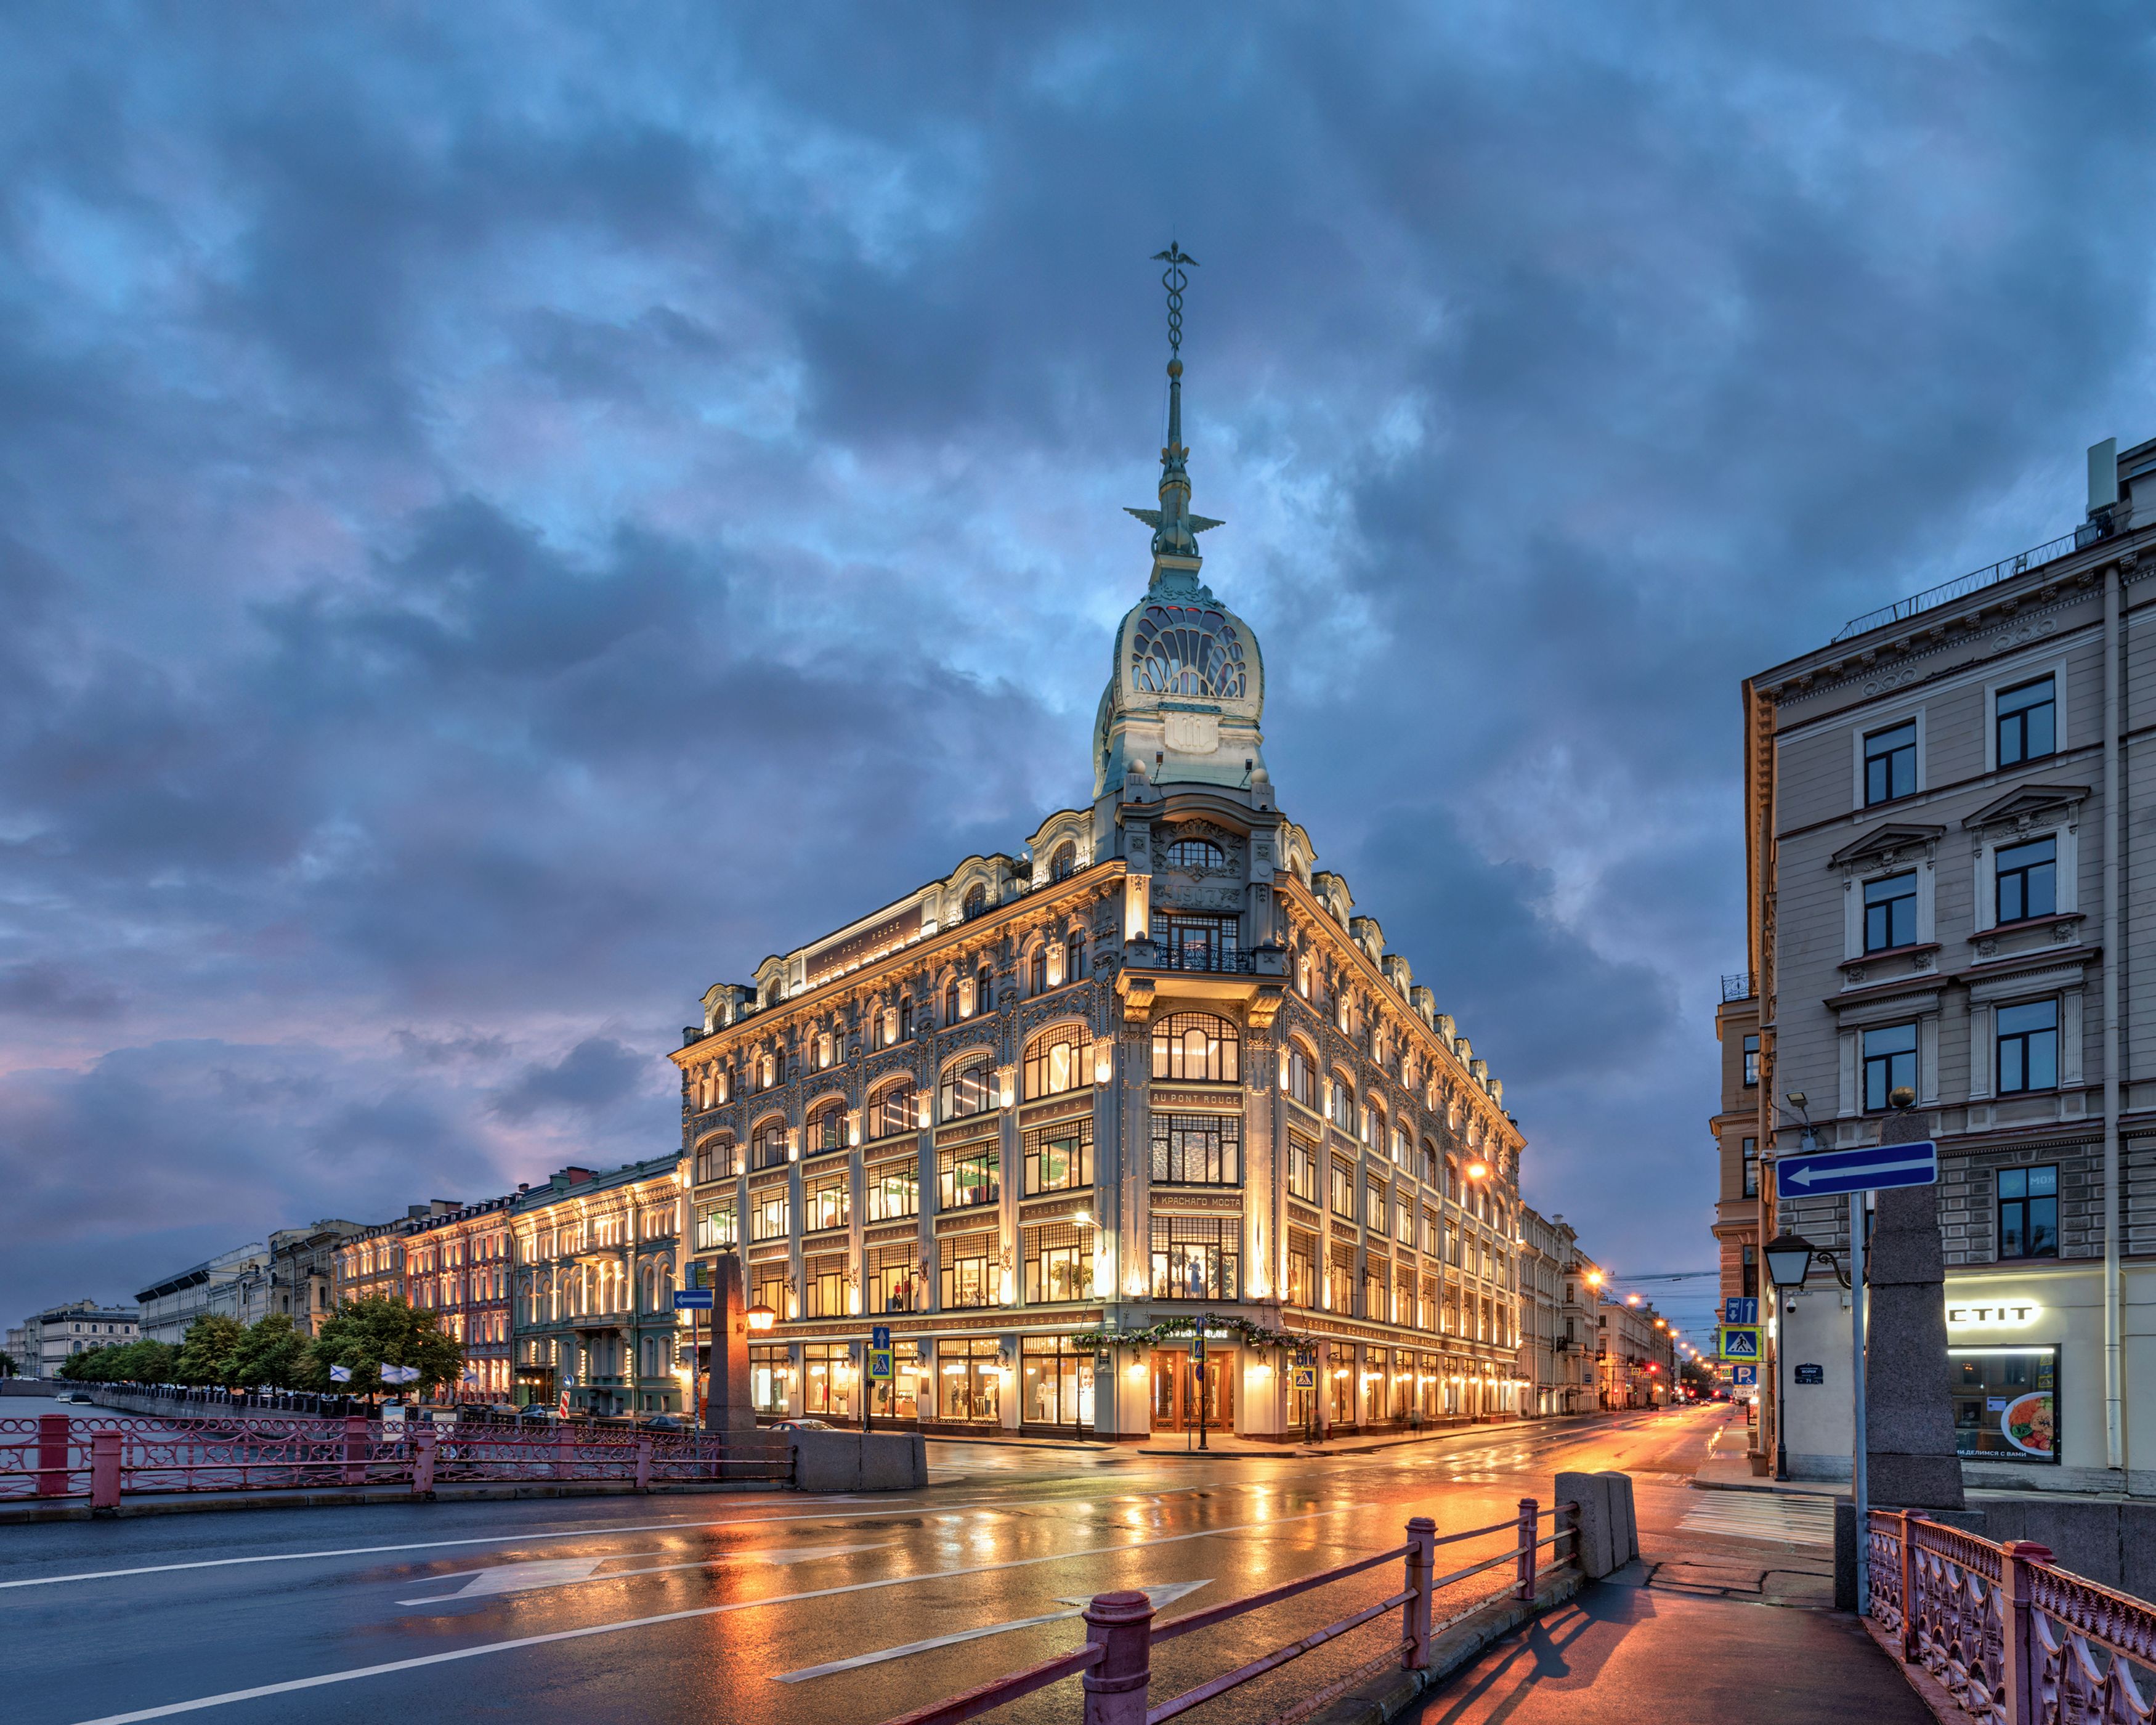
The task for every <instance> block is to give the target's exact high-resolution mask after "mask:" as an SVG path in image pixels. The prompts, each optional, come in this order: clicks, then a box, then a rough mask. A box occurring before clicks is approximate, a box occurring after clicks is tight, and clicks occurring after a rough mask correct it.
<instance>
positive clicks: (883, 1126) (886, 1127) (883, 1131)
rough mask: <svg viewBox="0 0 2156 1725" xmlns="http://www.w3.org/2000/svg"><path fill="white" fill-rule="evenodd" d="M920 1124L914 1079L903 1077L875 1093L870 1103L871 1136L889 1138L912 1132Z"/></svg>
mask: <svg viewBox="0 0 2156 1725" xmlns="http://www.w3.org/2000/svg"><path fill="white" fill-rule="evenodd" d="M918 1124H919V1116H918V1115H917V1114H916V1111H915V1107H914V1101H913V1081H912V1080H911V1079H910V1078H901V1080H899V1081H898V1082H897V1083H896V1084H891V1085H886V1086H884V1088H883V1089H881V1090H880V1091H877V1092H876V1093H875V1097H874V1098H873V1099H872V1100H871V1101H870V1103H869V1136H870V1137H872V1138H888V1137H895V1136H896V1135H897V1134H898V1133H900V1132H912V1131H913V1130H914V1129H915V1128H916V1126H917V1125H918Z"/></svg>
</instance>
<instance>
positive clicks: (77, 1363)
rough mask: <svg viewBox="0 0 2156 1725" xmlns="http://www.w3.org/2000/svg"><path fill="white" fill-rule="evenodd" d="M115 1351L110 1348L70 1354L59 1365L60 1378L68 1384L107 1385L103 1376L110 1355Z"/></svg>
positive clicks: (107, 1380) (109, 1380)
mask: <svg viewBox="0 0 2156 1725" xmlns="http://www.w3.org/2000/svg"><path fill="white" fill-rule="evenodd" d="M116 1351H117V1350H116V1349H114V1348H85V1350H84V1351H83V1352H82V1353H71V1354H69V1356H68V1357H67V1358H66V1359H64V1360H63V1361H62V1362H61V1363H60V1376H61V1377H63V1378H66V1379H67V1380H68V1382H69V1383H70V1384H108V1383H110V1382H111V1379H110V1378H109V1377H107V1376H106V1374H105V1365H106V1362H107V1358H108V1357H109V1356H110V1355H111V1354H112V1353H115V1352H116Z"/></svg>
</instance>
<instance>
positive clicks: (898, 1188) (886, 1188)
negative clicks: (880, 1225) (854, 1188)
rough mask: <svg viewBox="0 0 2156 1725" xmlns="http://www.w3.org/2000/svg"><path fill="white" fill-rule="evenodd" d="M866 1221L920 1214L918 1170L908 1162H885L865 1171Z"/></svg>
mask: <svg viewBox="0 0 2156 1725" xmlns="http://www.w3.org/2000/svg"><path fill="white" fill-rule="evenodd" d="M868 1206H869V1220H870V1221H871V1222H897V1221H902V1220H903V1219H905V1218H906V1217H908V1216H917V1215H919V1214H921V1171H920V1170H919V1169H918V1168H916V1167H915V1166H914V1165H913V1164H912V1163H910V1162H887V1163H881V1164H880V1165H878V1166H877V1167H875V1168H870V1170H869V1171H868Z"/></svg>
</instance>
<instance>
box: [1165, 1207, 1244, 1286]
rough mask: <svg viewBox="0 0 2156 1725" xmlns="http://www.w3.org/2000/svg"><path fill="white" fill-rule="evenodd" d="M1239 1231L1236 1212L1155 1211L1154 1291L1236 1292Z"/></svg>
mask: <svg viewBox="0 0 2156 1725" xmlns="http://www.w3.org/2000/svg"><path fill="white" fill-rule="evenodd" d="M1242 1232H1243V1224H1242V1219H1241V1218H1240V1217H1237V1216H1162V1215H1156V1216H1154V1217H1153V1218H1152V1297H1153V1298H1154V1299H1156V1300H1233V1299H1236V1298H1239V1297H1240V1295H1239V1293H1238V1290H1239V1288H1240V1286H1241V1278H1240V1275H1239V1273H1238V1266H1239V1265H1240V1260H1241V1255H1242Z"/></svg>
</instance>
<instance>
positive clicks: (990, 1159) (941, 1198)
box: [937, 1142, 1003, 1210]
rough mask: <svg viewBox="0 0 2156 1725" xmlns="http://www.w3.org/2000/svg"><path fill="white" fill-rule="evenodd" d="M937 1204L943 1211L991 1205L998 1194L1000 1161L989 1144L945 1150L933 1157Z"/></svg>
mask: <svg viewBox="0 0 2156 1725" xmlns="http://www.w3.org/2000/svg"><path fill="white" fill-rule="evenodd" d="M1002 1189H1003V1158H1002V1156H1001V1154H1000V1153H998V1151H997V1149H996V1147H995V1145H994V1143H993V1142H989V1143H988V1144H985V1145H979V1144H968V1145H966V1146H964V1147H962V1148H958V1149H952V1150H945V1151H942V1152H940V1153H938V1154H937V1206H938V1208H940V1209H947V1210H962V1209H973V1207H974V1206H976V1205H978V1204H993V1203H995V1202H996V1200H997V1199H998V1198H999V1197H1000V1196H1001V1195H1002Z"/></svg>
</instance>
